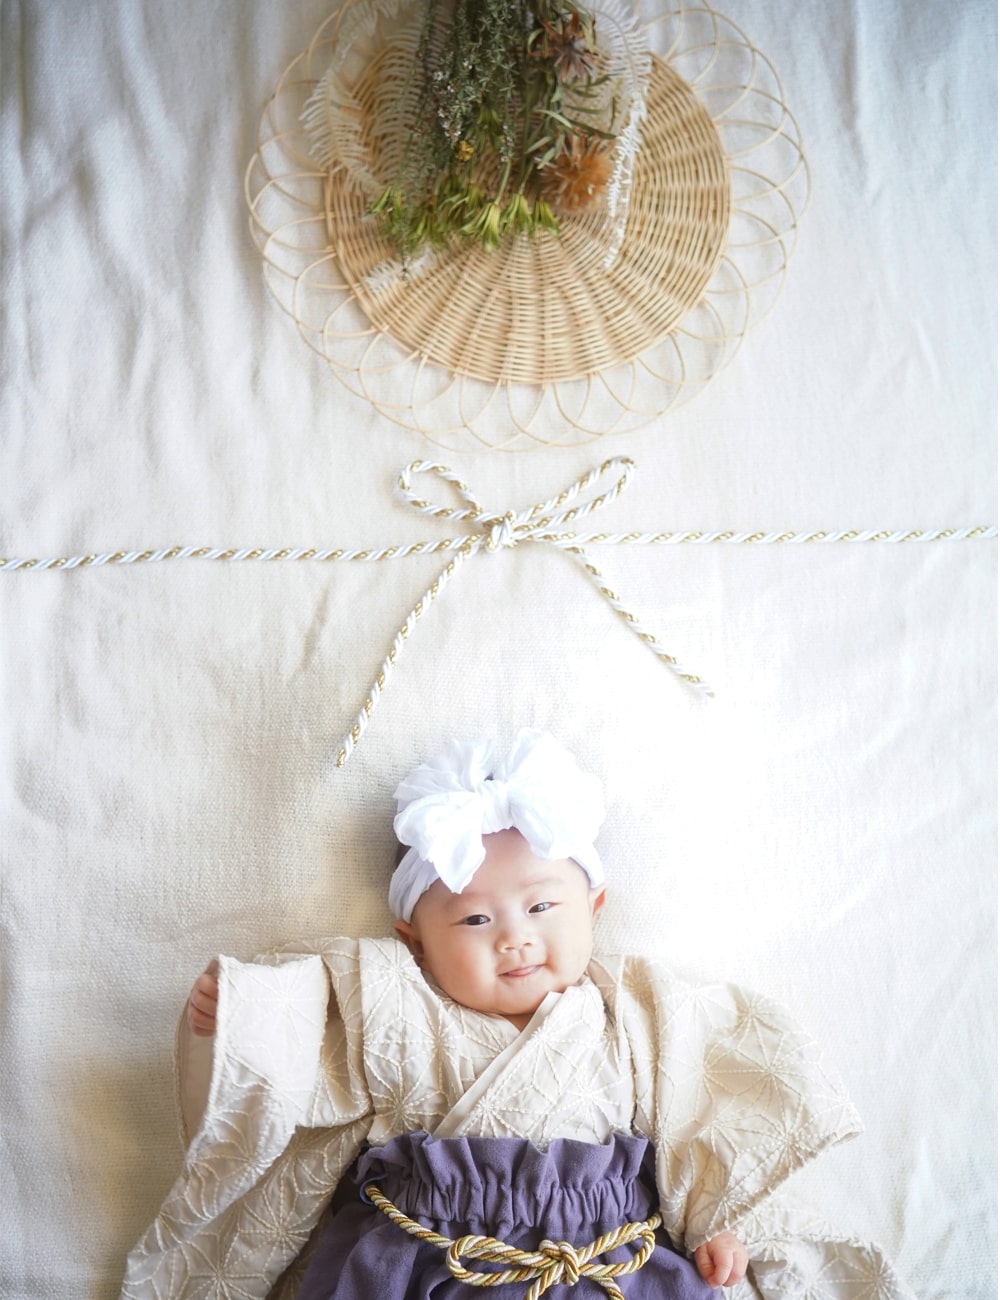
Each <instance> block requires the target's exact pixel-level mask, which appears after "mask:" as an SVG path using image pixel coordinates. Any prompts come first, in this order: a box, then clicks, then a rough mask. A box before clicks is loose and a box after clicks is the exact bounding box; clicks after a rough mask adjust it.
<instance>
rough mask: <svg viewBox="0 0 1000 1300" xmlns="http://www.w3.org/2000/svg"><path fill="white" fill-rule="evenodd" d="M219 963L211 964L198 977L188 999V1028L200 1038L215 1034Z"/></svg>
mask: <svg viewBox="0 0 1000 1300" xmlns="http://www.w3.org/2000/svg"><path fill="white" fill-rule="evenodd" d="M218 970H219V963H218V962H217V961H213V962H211V963H210V964H209V965H208V966H207V967H206V968H205V970H203V971H202V973H201V974H200V975H199V976H198V978H197V979H196V980H195V982H194V986H193V988H192V989H191V995H190V997H189V998H188V1005H187V1018H188V1027H189V1028H190V1030H191V1032H192V1034H197V1035H198V1036H199V1037H200V1038H211V1036H212V1035H213V1034H214V1033H215V1015H216V1009H217V1007H218V1002H219V981H218V978H217V974H218Z"/></svg>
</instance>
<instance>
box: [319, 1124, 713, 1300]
mask: <svg viewBox="0 0 1000 1300" xmlns="http://www.w3.org/2000/svg"><path fill="white" fill-rule="evenodd" d="M357 1178H358V1183H359V1191H358V1199H357V1200H354V1201H351V1202H349V1203H347V1204H346V1205H341V1206H340V1207H339V1208H337V1209H336V1210H335V1211H334V1212H333V1213H331V1214H330V1216H329V1217H328V1219H327V1221H326V1225H325V1227H324V1229H323V1230H322V1232H321V1235H320V1239H319V1241H318V1243H317V1246H316V1249H315V1251H314V1253H313V1256H312V1258H311V1260H310V1263H309V1268H308V1270H307V1272H306V1276H305V1278H304V1280H303V1282H302V1286H301V1288H300V1290H299V1295H298V1300H475V1297H476V1295H481V1294H487V1293H488V1294H489V1295H491V1296H493V1297H495V1300H521V1298H522V1297H523V1295H524V1293H525V1290H526V1289H527V1286H528V1284H527V1283H523V1282H521V1283H507V1284H504V1285H501V1286H492V1287H489V1288H488V1292H483V1291H482V1289H481V1288H479V1287H473V1286H471V1285H469V1284H468V1283H465V1282H462V1281H460V1280H459V1279H456V1278H454V1277H453V1276H452V1275H451V1273H450V1272H449V1271H448V1266H447V1264H446V1263H445V1257H444V1252H443V1251H441V1250H440V1249H439V1248H437V1247H435V1246H431V1245H428V1244H426V1243H424V1242H420V1241H418V1240H417V1239H416V1238H414V1237H412V1236H410V1235H409V1234H408V1233H407V1232H406V1231H405V1230H404V1229H403V1228H400V1227H397V1226H396V1225H395V1224H393V1223H392V1222H390V1220H389V1219H387V1218H386V1216H385V1215H384V1214H383V1213H382V1212H381V1210H379V1209H377V1208H376V1207H375V1206H373V1205H371V1204H370V1203H368V1202H367V1201H366V1200H365V1198H364V1195H363V1191H362V1189H363V1188H364V1186H365V1185H366V1184H368V1183H375V1184H376V1185H377V1186H378V1188H379V1190H380V1191H381V1192H382V1194H383V1195H384V1196H386V1197H388V1198H389V1200H391V1201H392V1202H393V1204H394V1205H396V1206H397V1208H398V1209H400V1210H402V1211H403V1212H404V1213H405V1214H406V1215H408V1216H409V1217H410V1218H412V1219H415V1220H418V1221H419V1222H420V1223H422V1224H423V1225H424V1226H425V1227H427V1228H430V1229H431V1230H432V1231H434V1232H438V1233H440V1234H441V1235H442V1236H446V1237H450V1238H453V1239H454V1238H457V1237H462V1236H466V1235H477V1236H489V1237H496V1238H498V1239H499V1240H501V1241H504V1242H506V1243H507V1244H508V1245H510V1246H516V1247H518V1248H519V1249H521V1250H536V1249H537V1248H538V1246H539V1245H540V1244H541V1242H542V1241H544V1240H550V1241H566V1242H569V1243H570V1245H572V1246H574V1247H575V1248H577V1249H581V1248H582V1247H584V1246H586V1245H588V1244H589V1243H590V1242H592V1241H593V1240H594V1239H595V1238H597V1237H599V1236H601V1235H602V1234H603V1233H605V1232H611V1231H613V1230H614V1229H616V1228H619V1227H621V1226H622V1225H623V1224H625V1223H631V1222H634V1221H638V1220H643V1219H647V1218H648V1217H649V1216H650V1215H651V1214H653V1213H655V1211H656V1208H657V1203H658V1198H657V1194H656V1180H655V1177H654V1174H653V1160H652V1148H651V1147H650V1145H649V1143H648V1142H647V1141H646V1139H645V1138H641V1137H634V1136H632V1135H630V1134H616V1135H614V1136H613V1137H612V1138H611V1139H610V1141H608V1142H606V1143H604V1144H603V1145H598V1144H595V1143H590V1142H577V1141H573V1140H571V1139H565V1138H564V1139H558V1140H557V1141H555V1142H553V1143H552V1145H551V1146H550V1147H549V1148H548V1149H547V1150H545V1151H540V1150H539V1149H538V1147H536V1146H535V1145H534V1143H532V1142H530V1141H526V1140H524V1139H522V1138H445V1139H441V1140H435V1139H434V1138H432V1137H430V1136H429V1135H428V1134H426V1133H415V1134H407V1135H405V1136H403V1137H398V1138H393V1139H392V1141H390V1142H387V1143H386V1144H385V1145H384V1146H381V1147H373V1148H372V1149H371V1150H370V1151H368V1152H366V1153H365V1155H364V1156H363V1157H362V1158H361V1160H360V1161H359V1164H358V1172H357ZM635 1253H636V1247H635V1246H634V1245H633V1246H624V1247H620V1248H619V1249H618V1250H616V1251H609V1252H608V1253H607V1254H605V1255H602V1256H599V1257H598V1259H597V1260H596V1261H595V1262H600V1263H619V1262H621V1263H624V1262H625V1261H627V1260H629V1259H631V1258H632V1256H633V1255H634V1254H635ZM467 1266H468V1267H470V1268H473V1267H474V1268H476V1269H479V1270H481V1271H483V1272H486V1271H492V1270H496V1271H499V1270H500V1269H501V1268H502V1267H503V1266H502V1265H499V1264H496V1265H491V1264H488V1263H485V1262H482V1261H477V1262H475V1263H474V1264H473V1263H468V1264H467ZM618 1285H619V1287H620V1288H621V1290H622V1293H623V1294H624V1295H625V1296H626V1298H627V1300H707V1297H709V1296H713V1295H714V1294H715V1292H714V1291H713V1290H712V1288H710V1287H708V1286H706V1285H705V1283H704V1282H703V1281H702V1280H701V1278H700V1276H699V1274H698V1271H697V1269H696V1268H695V1266H694V1264H692V1263H691V1262H690V1261H689V1260H688V1259H686V1258H685V1257H684V1256H683V1255H680V1254H678V1253H677V1252H676V1251H675V1250H674V1249H673V1248H672V1247H671V1246H670V1245H669V1243H668V1241H667V1238H666V1234H665V1233H663V1232H662V1230H661V1231H660V1232H658V1233H657V1246H656V1248H655V1250H654V1251H653V1254H652V1256H651V1257H650V1259H649V1260H648V1261H647V1262H646V1264H645V1265H644V1266H643V1267H642V1268H641V1269H640V1270H639V1271H638V1272H636V1273H632V1274H629V1275H625V1276H621V1277H619V1278H618ZM570 1290H571V1289H570V1288H568V1287H566V1286H562V1285H557V1286H555V1287H553V1288H552V1290H551V1291H550V1292H549V1293H548V1294H551V1295H552V1296H553V1300H561V1297H562V1296H566V1300H601V1298H602V1297H606V1295H607V1293H606V1292H605V1291H604V1290H603V1288H601V1287H600V1286H599V1285H598V1284H597V1283H596V1282H594V1281H592V1280H590V1279H586V1278H581V1279H580V1281H579V1282H578V1283H577V1284H576V1286H575V1287H574V1288H572V1297H571V1296H570Z"/></svg>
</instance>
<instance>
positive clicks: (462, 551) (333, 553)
mask: <svg viewBox="0 0 1000 1300" xmlns="http://www.w3.org/2000/svg"><path fill="white" fill-rule="evenodd" d="M634 471H635V462H634V461H633V460H631V459H630V458H629V457H627V456H619V457H613V458H611V459H609V460H605V461H603V462H602V463H601V464H600V465H597V466H596V467H595V468H594V469H592V470H591V471H590V472H589V473H587V474H584V475H583V476H582V477H581V478H579V479H577V480H576V481H575V482H573V483H571V484H569V486H568V487H565V488H564V489H563V490H562V491H561V492H559V493H557V494H556V495H555V496H553V497H550V498H548V499H547V500H545V501H539V502H537V503H536V504H534V505H531V506H528V507H527V508H525V509H523V510H520V511H514V510H506V511H498V510H487V509H485V508H484V507H483V506H482V505H481V504H480V502H479V501H478V500H477V499H476V497H475V496H474V495H473V492H472V489H471V488H470V487H469V485H468V484H467V483H465V482H464V481H463V480H462V479H460V478H459V477H458V475H457V474H455V473H454V471H453V470H451V469H450V468H449V467H448V466H447V465H442V464H439V463H437V462H435V461H426V460H418V461H414V462H413V463H412V464H410V465H407V466H406V468H405V469H404V470H403V471H402V472H401V473H400V474H399V476H398V478H397V481H396V487H397V491H398V494H399V496H400V497H401V498H402V500H403V501H404V502H405V503H406V504H407V505H408V506H409V507H410V508H411V509H412V510H416V511H418V512H419V513H420V514H426V515H429V516H431V517H432V518H434V519H439V520H448V521H453V522H456V523H460V524H465V525H466V526H468V527H469V528H470V531H468V532H465V533H461V534H458V535H456V536H454V537H445V538H438V539H436V540H433V541H422V542H410V543H408V544H405V545H393V546H380V547H367V548H365V549H359V550H350V549H344V548H342V547H340V548H336V549H318V548H316V547H309V548H303V547H281V548H264V547H255V548H252V549H251V548H244V549H239V548H231V547H230V548H226V549H223V548H218V547H210V546H197V547H195V546H171V547H167V548H165V549H162V550H145V551H115V552H113V553H106V554H87V555H73V556H63V557H61V558H59V559H48V560H26V559H0V571H6V572H17V571H23V570H38V571H41V570H43V569H75V568H88V567H100V566H102V565H107V564H143V563H154V562H157V561H161V560H179V559H207V560H224V561H232V562H234V563H235V562H237V561H243V560H267V561H270V560H310V561H318V562H322V563H333V562H348V561H355V560H360V561H365V562H376V561H382V560H402V559H407V558H409V557H410V556H414V555H439V554H443V553H447V554H448V555H449V560H448V563H447V565H446V566H445V568H444V569H443V570H442V571H441V572H440V573H439V574H438V576H437V577H436V578H435V579H434V581H433V582H432V583H431V585H430V587H428V589H427V590H426V591H425V592H424V593H423V595H422V596H421V597H420V599H419V600H418V601H417V603H416V604H415V605H414V606H413V608H412V609H411V610H410V612H409V614H408V615H407V616H406V619H405V620H404V622H403V624H402V625H401V626H400V628H399V631H398V632H397V633H396V636H395V637H394V638H393V642H392V645H391V646H390V648H389V651H388V653H387V655H386V656H385V658H384V659H383V661H382V665H381V667H380V668H379V670H378V672H377V673H376V675H375V679H374V681H373V682H372V684H371V686H370V688H369V690H368V694H367V695H366V697H365V700H364V703H363V704H362V706H361V708H360V709H359V710H358V712H357V714H356V715H355V718H354V721H353V722H352V724H351V726H350V728H349V730H348V731H347V733H346V735H345V736H344V737H343V739H342V741H341V744H340V746H339V749H338V753H337V759H336V763H337V766H338V767H343V766H344V764H345V763H346V762H347V761H348V759H349V758H350V756H351V754H352V753H353V751H354V749H355V747H356V746H357V745H358V743H359V742H360V740H361V737H362V736H363V735H364V732H365V729H366V728H367V726H368V723H369V722H370V720H371V718H372V715H373V714H374V712H375V709H376V706H377V705H378V702H379V700H380V698H381V696H382V693H383V691H384V690H385V687H386V685H387V683H388V680H389V677H390V676H391V674H392V672H393V671H394V669H395V667H396V664H397V661H398V659H399V655H400V653H401V651H402V649H403V646H404V645H405V643H406V641H407V640H408V639H409V635H410V633H411V632H412V631H413V629H414V628H415V627H416V624H417V622H418V621H419V620H420V619H421V618H422V617H423V615H424V614H425V613H426V611H427V610H428V609H429V608H430V606H431V605H432V604H433V603H434V601H435V600H436V599H437V597H438V596H439V594H440V593H441V592H442V591H443V590H444V588H445V587H446V586H447V585H448V583H449V582H450V581H451V580H452V578H453V577H454V575H455V574H456V572H457V571H458V569H459V567H460V566H461V565H462V564H463V563H464V561H466V560H468V559H469V558H471V557H472V556H473V555H476V554H478V553H486V554H490V553H493V552H496V551H499V550H504V549H512V548H514V547H516V546H519V545H521V543H523V542H536V543H540V544H543V545H547V546H551V547H554V548H555V549H556V550H560V551H564V552H566V553H567V554H568V555H570V556H571V557H572V558H573V559H574V560H575V561H576V562H577V563H578V564H579V566H580V567H581V568H582V570H583V571H584V573H586V575H587V577H588V578H589V580H590V581H591V582H592V583H593V584H594V587H595V589H596V590H597V592H598V593H599V594H600V596H601V598H602V600H604V601H605V603H606V604H607V605H609V606H610V607H611V609H613V610H614V612H615V613H616V614H617V615H618V616H619V618H621V619H622V621H623V622H624V623H625V625H626V626H627V627H628V628H629V630H630V631H631V632H632V634H633V635H634V636H635V637H636V638H637V639H638V640H639V641H641V642H642V643H643V645H645V646H646V647H647V648H648V649H649V650H650V651H651V652H652V653H653V654H654V655H656V657H657V658H658V659H659V660H660V662H661V663H662V664H664V665H665V667H667V668H668V669H669V670H670V671H671V672H672V673H673V674H674V675H675V676H676V677H678V678H679V679H680V680H681V681H683V682H685V683H686V684H687V685H688V686H690V687H691V688H693V689H694V690H696V691H698V692H700V693H701V694H704V695H711V693H712V692H711V689H710V688H709V686H708V683H707V682H705V681H704V680H703V679H702V678H701V677H699V676H698V675H697V674H696V673H693V672H690V671H688V670H687V669H686V668H684V667H682V665H681V664H680V663H679V662H678V659H677V658H676V656H675V655H673V654H671V653H670V652H669V651H668V650H667V649H666V648H665V647H664V646H663V645H661V644H660V642H659V640H658V639H657V637H656V636H655V635H654V634H653V633H652V632H650V631H648V630H647V629H646V628H644V627H643V626H642V625H641V623H640V622H639V620H638V618H636V616H635V615H634V614H633V613H632V612H631V611H630V610H629V609H627V608H626V606H625V605H624V604H623V602H622V600H621V598H620V597H619V596H618V594H617V593H616V592H615V591H613V590H612V588H611V587H610V586H609V585H608V583H607V581H606V579H605V578H604V575H603V574H602V572H601V570H600V569H599V568H598V566H597V565H596V564H595V563H594V561H593V559H592V558H591V556H590V554H589V553H588V552H587V550H586V549H585V548H586V547H587V546H590V545H598V546H676V545H684V544H690V545H695V546H704V545H712V544H715V543H723V544H727V545H737V546H743V545H748V546H767V545H795V544H801V543H815V544H830V543H835V542H852V543H865V542H879V543H903V542H944V541H947V542H957V541H961V540H973V539H983V540H985V539H988V538H994V537H996V535H997V529H996V527H994V526H992V525H991V526H986V525H980V526H978V527H973V528H939V529H930V530H920V529H907V530H897V531H892V530H889V529H878V530H875V529H867V530H861V529H857V528H851V529H843V530H839V531H833V532H831V531H827V530H809V531H805V532H801V531H800V532H795V531H792V530H787V529H786V530H784V531H781V532H778V531H772V532H762V531H756V532H737V531H735V530H733V529H722V530H719V531H716V532H710V533H706V532H697V531H695V532H691V531H688V532H665V531H660V532H652V533H639V532H625V533H609V532H591V533H584V532H576V531H572V530H570V529H568V528H567V525H568V524H571V523H574V522H576V521H578V520H580V519H583V518H585V517H586V516H587V515H589V514H591V513H593V512H594V511H596V510H600V509H603V507H604V506H606V505H609V504H610V503H611V502H612V501H614V500H615V499H616V498H617V497H619V496H620V495H621V494H622V493H623V492H624V491H625V489H626V488H627V487H628V485H629V482H630V481H631V478H632V475H633V473H634ZM421 474H430V475H434V476H435V477H437V478H439V479H441V480H442V481H443V482H445V483H447V484H449V485H450V487H451V488H452V490H453V491H454V492H455V494H456V495H457V496H458V498H459V501H460V504H459V505H457V506H447V505H442V504H441V503H440V501H433V500H428V499H426V498H425V497H423V496H418V495H417V493H416V492H415V491H414V489H413V481H414V478H415V477H416V476H417V475H421ZM611 476H614V478H613V481H612V482H611V485H610V486H609V487H607V488H606V489H605V490H603V491H598V492H597V494H596V495H592V496H591V495H589V493H590V491H591V489H592V488H594V486H595V484H599V482H600V481H601V480H607V479H608V478H609V477H611ZM581 497H582V498H583V500H582V501H581V500H578V499H579V498H581Z"/></svg>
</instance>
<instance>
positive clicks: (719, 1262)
mask: <svg viewBox="0 0 1000 1300" xmlns="http://www.w3.org/2000/svg"><path fill="white" fill-rule="evenodd" d="M694 1262H695V1264H696V1265H697V1267H698V1272H699V1273H700V1274H701V1276H702V1278H703V1279H704V1281H705V1282H707V1283H708V1285H709V1286H725V1285H726V1278H727V1277H728V1276H729V1271H730V1269H731V1267H732V1263H733V1252H732V1250H731V1249H728V1248H727V1247H725V1246H723V1245H721V1244H717V1243H716V1242H715V1241H706V1242H705V1244H704V1245H703V1246H699V1247H698V1249H697V1250H696V1251H695V1252H694Z"/></svg>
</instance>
